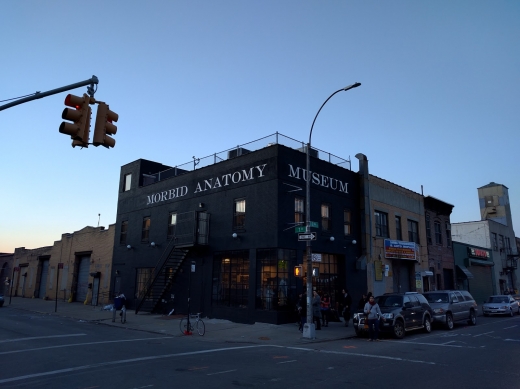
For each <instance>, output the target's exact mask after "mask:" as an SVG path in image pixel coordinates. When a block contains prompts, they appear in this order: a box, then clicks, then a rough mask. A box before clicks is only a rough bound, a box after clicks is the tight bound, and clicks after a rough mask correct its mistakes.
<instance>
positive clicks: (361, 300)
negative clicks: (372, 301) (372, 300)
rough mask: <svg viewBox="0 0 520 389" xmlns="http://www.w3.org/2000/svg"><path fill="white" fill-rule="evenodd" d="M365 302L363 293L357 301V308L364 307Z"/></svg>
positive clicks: (365, 296)
mask: <svg viewBox="0 0 520 389" xmlns="http://www.w3.org/2000/svg"><path fill="white" fill-rule="evenodd" d="M366 303H367V295H366V294H364V293H363V296H361V298H360V299H359V301H358V305H357V309H358V310H361V309H364V308H365V304H366Z"/></svg>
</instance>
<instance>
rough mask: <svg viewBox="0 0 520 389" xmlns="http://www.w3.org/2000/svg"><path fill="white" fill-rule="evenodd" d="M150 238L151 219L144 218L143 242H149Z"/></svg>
mask: <svg viewBox="0 0 520 389" xmlns="http://www.w3.org/2000/svg"><path fill="white" fill-rule="evenodd" d="M149 238H150V217H148V216H147V217H145V218H143V230H142V231H141V242H148V239H149Z"/></svg>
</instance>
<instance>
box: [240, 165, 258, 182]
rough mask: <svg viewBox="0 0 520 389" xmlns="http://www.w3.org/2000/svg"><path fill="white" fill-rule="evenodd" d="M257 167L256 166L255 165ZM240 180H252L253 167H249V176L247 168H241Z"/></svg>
mask: <svg viewBox="0 0 520 389" xmlns="http://www.w3.org/2000/svg"><path fill="white" fill-rule="evenodd" d="M257 168H258V166H257ZM242 177H243V178H242V181H247V180H252V179H253V178H254V177H253V168H250V169H249V176H248V175H247V170H242Z"/></svg>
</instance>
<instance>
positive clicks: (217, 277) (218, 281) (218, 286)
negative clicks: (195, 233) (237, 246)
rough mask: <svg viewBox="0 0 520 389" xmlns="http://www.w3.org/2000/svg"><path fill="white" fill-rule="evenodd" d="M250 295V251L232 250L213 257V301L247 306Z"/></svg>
mask: <svg viewBox="0 0 520 389" xmlns="http://www.w3.org/2000/svg"><path fill="white" fill-rule="evenodd" d="M248 295H249V251H247V250H243V251H230V252H225V253H219V254H216V255H215V257H214V258H213V285H212V303H213V305H221V306H228V307H237V308H247V303H248Z"/></svg>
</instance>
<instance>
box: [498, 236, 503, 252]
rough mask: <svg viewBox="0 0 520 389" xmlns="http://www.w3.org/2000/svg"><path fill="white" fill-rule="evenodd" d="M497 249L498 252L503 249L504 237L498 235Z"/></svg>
mask: <svg viewBox="0 0 520 389" xmlns="http://www.w3.org/2000/svg"><path fill="white" fill-rule="evenodd" d="M498 248H499V249H500V251H502V250H503V249H504V235H498Z"/></svg>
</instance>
